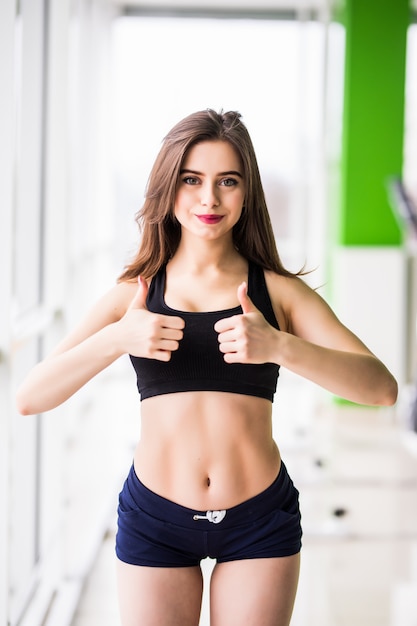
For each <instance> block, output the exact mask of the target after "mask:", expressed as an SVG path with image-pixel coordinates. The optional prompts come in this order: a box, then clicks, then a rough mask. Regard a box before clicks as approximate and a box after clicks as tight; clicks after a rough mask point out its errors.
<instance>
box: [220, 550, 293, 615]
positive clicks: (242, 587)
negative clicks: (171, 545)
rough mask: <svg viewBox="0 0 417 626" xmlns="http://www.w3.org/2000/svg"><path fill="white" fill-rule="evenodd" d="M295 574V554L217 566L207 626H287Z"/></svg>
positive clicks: (290, 611)
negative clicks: (208, 624)
mask: <svg viewBox="0 0 417 626" xmlns="http://www.w3.org/2000/svg"><path fill="white" fill-rule="evenodd" d="M299 570H300V555H299V554H295V555H293V556H286V557H276V558H264V559H245V560H241V561H229V562H227V563H218V564H217V565H216V566H215V568H214V570H213V574H212V578H211V588H210V611H211V626H241V624H245V626H288V625H289V623H290V619H291V614H292V610H293V606H294V601H295V595H296V591H297V585H298V576H299Z"/></svg>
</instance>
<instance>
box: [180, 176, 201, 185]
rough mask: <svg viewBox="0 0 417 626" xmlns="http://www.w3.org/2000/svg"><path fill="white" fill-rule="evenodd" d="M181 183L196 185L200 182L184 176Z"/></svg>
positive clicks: (193, 177) (192, 177)
mask: <svg viewBox="0 0 417 626" xmlns="http://www.w3.org/2000/svg"><path fill="white" fill-rule="evenodd" d="M182 182H183V183H185V184H186V185H198V183H199V182H200V181H199V180H198V178H196V177H195V176H185V178H183V179H182Z"/></svg>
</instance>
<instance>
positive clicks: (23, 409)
mask: <svg viewBox="0 0 417 626" xmlns="http://www.w3.org/2000/svg"><path fill="white" fill-rule="evenodd" d="M16 408H17V410H18V412H19V413H20V415H36V414H37V413H38V411H37V410H36V409H35V407H34V406H33V403H31V402H30V399H29V398H28V397H27V394H25V393H24V391H23V390H22V389H19V390H18V392H17V394H16Z"/></svg>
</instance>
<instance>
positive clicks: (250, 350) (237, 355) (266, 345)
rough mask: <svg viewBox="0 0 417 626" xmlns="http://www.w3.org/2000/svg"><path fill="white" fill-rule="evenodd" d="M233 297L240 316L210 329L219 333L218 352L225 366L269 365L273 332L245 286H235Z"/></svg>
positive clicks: (271, 359) (229, 318)
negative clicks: (238, 306) (241, 364)
mask: <svg viewBox="0 0 417 626" xmlns="http://www.w3.org/2000/svg"><path fill="white" fill-rule="evenodd" d="M237 297H238V299H239V302H240V305H241V307H242V310H243V315H233V316H232V317H227V318H224V319H222V320H219V321H218V322H217V323H216V324H215V326H214V330H215V331H216V332H218V333H219V337H218V339H219V344H220V346H219V347H220V352H223V354H224V360H225V361H226V363H258V364H259V363H269V362H274V361H273V347H274V345H275V342H276V338H277V332H279V331H277V330H276V329H275V328H273V327H272V326H271V325H270V324H268V322H267V321H266V319H265V318H264V316H263V315H262V313H261V312H260V311H259V310H258V309H257V308H256V306H255V305H254V304H253V302H252V300H251V299H250V298H249V296H248V289H247V285H246V283H242V284H241V285H239V287H238V290H237Z"/></svg>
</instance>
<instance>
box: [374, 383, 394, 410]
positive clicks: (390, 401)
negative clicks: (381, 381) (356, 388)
mask: <svg viewBox="0 0 417 626" xmlns="http://www.w3.org/2000/svg"><path fill="white" fill-rule="evenodd" d="M397 399H398V383H397V381H396V380H395V378H394V377H393V376H390V380H389V381H388V382H387V384H386V385H385V387H384V392H383V394H381V397H380V399H379V402H378V403H377V404H378V405H379V406H393V405H394V404H395V403H396V402H397Z"/></svg>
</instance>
